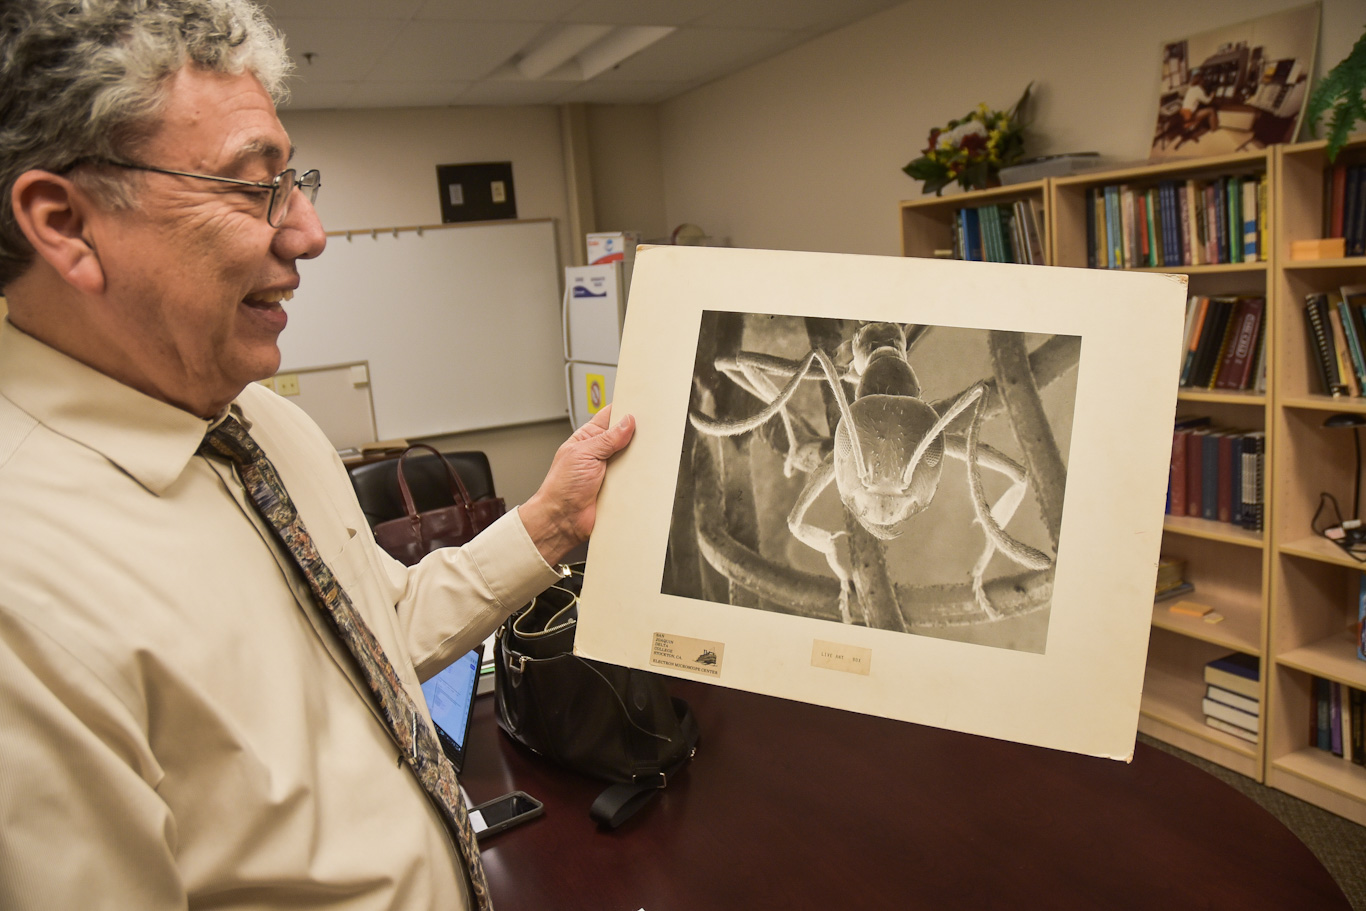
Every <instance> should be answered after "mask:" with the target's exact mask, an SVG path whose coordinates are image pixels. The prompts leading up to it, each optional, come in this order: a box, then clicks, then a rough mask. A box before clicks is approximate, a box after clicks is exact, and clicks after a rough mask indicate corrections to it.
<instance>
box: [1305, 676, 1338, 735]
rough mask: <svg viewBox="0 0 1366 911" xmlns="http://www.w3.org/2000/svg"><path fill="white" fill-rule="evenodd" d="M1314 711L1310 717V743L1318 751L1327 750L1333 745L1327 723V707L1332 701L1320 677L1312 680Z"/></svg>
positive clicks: (1327, 685) (1325, 681) (1328, 690)
mask: <svg viewBox="0 0 1366 911" xmlns="http://www.w3.org/2000/svg"><path fill="white" fill-rule="evenodd" d="M1313 700H1314V706H1313V707H1314V710H1313V712H1312V713H1311V715H1310V718H1311V719H1312V722H1311V723H1312V724H1313V726H1314V727H1313V736H1312V737H1311V739H1310V741H1309V742H1310V743H1311V744H1312V745H1313V746H1316V747H1318V748H1319V749H1320V750H1325V751H1327V750H1329V749H1330V748H1331V747H1332V745H1333V734H1332V730H1331V727H1330V725H1329V722H1328V713H1329V705H1330V704H1331V703H1332V701H1333V697H1332V694H1331V692H1330V687H1329V684H1328V681H1327V680H1325V679H1323V678H1322V677H1315V678H1314V687H1313Z"/></svg>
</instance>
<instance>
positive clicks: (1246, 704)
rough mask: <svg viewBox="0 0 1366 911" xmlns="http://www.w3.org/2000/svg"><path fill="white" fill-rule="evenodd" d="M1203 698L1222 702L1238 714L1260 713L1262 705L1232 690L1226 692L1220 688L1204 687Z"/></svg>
mask: <svg viewBox="0 0 1366 911" xmlns="http://www.w3.org/2000/svg"><path fill="white" fill-rule="evenodd" d="M1205 698H1207V699H1213V700H1214V701H1215V702H1222V703H1223V704H1224V705H1227V706H1231V707H1233V708H1235V709H1237V710H1238V711H1240V712H1247V713H1248V714H1250V715H1260V714H1261V713H1262V704H1261V702H1260V701H1259V700H1257V699H1254V698H1252V697H1251V696H1244V695H1242V694H1240V693H1235V692H1233V691H1232V690H1226V689H1224V688H1223V687H1221V686H1206V687H1205Z"/></svg>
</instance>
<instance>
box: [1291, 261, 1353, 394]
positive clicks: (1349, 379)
mask: <svg viewBox="0 0 1366 911" xmlns="http://www.w3.org/2000/svg"><path fill="white" fill-rule="evenodd" d="M1304 323H1305V328H1306V330H1307V335H1308V338H1309V360H1310V362H1311V363H1312V365H1313V367H1312V372H1313V373H1314V375H1315V376H1316V377H1317V378H1318V387H1317V388H1316V389H1314V390H1311V391H1314V392H1321V393H1323V394H1325V395H1333V396H1348V395H1350V396H1361V395H1366V285H1343V286H1342V287H1341V288H1339V289H1338V290H1337V291H1327V292H1314V293H1311V294H1308V295H1306V296H1305V299H1304Z"/></svg>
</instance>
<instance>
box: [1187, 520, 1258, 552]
mask: <svg viewBox="0 0 1366 911" xmlns="http://www.w3.org/2000/svg"><path fill="white" fill-rule="evenodd" d="M1162 528H1163V530H1164V531H1166V532H1168V533H1170V534H1175V535H1189V536H1191V537H1193V538H1205V539H1207V540H1210V541H1222V542H1223V543H1225V544H1238V545H1241V546H1243V547H1254V548H1257V549H1260V548H1261V547H1262V545H1263V543H1264V539H1263V535H1262V533H1261V532H1260V531H1248V530H1247V529H1246V528H1239V527H1237V526H1236V525H1230V524H1229V523H1227V522H1211V521H1210V520H1209V519H1194V518H1191V517H1190V516H1167V518H1166V519H1165V520H1163V523H1162Z"/></svg>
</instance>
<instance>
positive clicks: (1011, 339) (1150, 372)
mask: <svg viewBox="0 0 1366 911" xmlns="http://www.w3.org/2000/svg"><path fill="white" fill-rule="evenodd" d="M631 294H632V297H631V307H630V308H629V309H628V311H627V314H626V326H625V331H624V336H623V342H622V351H621V358H620V361H619V367H618V372H617V377H616V386H615V399H616V401H615V403H614V405H613V409H614V416H615V417H617V418H619V417H620V416H621V415H622V414H626V413H630V414H634V415H635V416H636V418H637V421H638V425H637V431H636V436H635V439H634V440H633V442H632V444H631V445H630V446H629V447H628V448H627V450H626V451H624V452H623V453H622V454H621V455H620V456H619V457H618V460H617V461H616V462H615V464H614V465H613V467H612V468H611V470H610V471H609V474H608V478H607V482H606V484H605V486H604V488H603V491H602V496H601V498H600V501H599V507H598V525H597V527H596V529H595V531H594V534H593V540H592V543H591V547H590V551H589V555H588V566H587V572H586V575H585V588H584V592H583V597H582V602H581V605H580V615H579V627H578V631H577V634H576V636H577V641H576V646H575V647H576V651H578V652H579V653H580V654H582V655H583V656H585V657H589V658H596V659H600V660H604V661H609V662H612V663H615V664H624V665H627V666H633V667H640V668H644V669H648V670H652V671H656V672H660V673H664V674H670V675H675V676H681V677H688V678H693V679H698V680H703V681H709V682H712V683H717V684H720V685H724V686H731V687H736V688H739V689H746V690H752V691H756V692H762V693H766V694H769V695H775V696H782V697H786V698H791V699H798V700H802V701H807V702H814V703H818V704H821V705H828V706H833V707H837V708H844V709H850V710H853V711H860V712H865V713H870V714H877V715H882V716H885V717H891V718H900V719H903V720H908V721H916V722H920V723H925V724H931V725H936V726H940V727H947V728H952V729H955V730H961V731H968V732H971V733H979V734H986V735H989V736H993V737H1001V738H1006V739H1011V740H1018V741H1023V742H1028V743H1036V744H1041V745H1045V746H1052V747H1058V748H1062V749H1068V750H1073V751H1077V752H1083V753H1088V754H1092V755H1100V756H1110V757H1114V758H1125V757H1127V756H1129V755H1131V752H1132V748H1133V742H1134V737H1135V732H1136V729H1137V721H1138V708H1139V698H1140V693H1141V690H1142V683H1143V673H1144V664H1145V658H1146V653H1147V642H1148V632H1149V626H1150V623H1151V615H1152V610H1153V590H1154V578H1155V573H1156V566H1157V561H1158V555H1159V554H1158V552H1159V547H1160V540H1161V534H1162V521H1163V512H1164V505H1165V498H1166V488H1167V475H1168V467H1169V464H1170V450H1171V433H1172V423H1171V422H1172V415H1173V413H1174V410H1175V402H1176V380H1177V370H1178V360H1179V353H1180V352H1179V351H1178V349H1179V347H1180V338H1181V332H1182V328H1183V318H1184V309H1185V299H1186V284H1185V279H1184V278H1183V277H1179V276H1169V275H1158V274H1138V273H1110V272H1104V271H1099V270H1085V269H1041V268H1037V267H1029V266H1015V265H1006V264H995V263H964V262H955V261H948V262H946V261H937V260H926V259H913V258H900V257H876V256H843V255H832V254H815V253H793V252H777V251H760V250H735V249H711V248H691V247H644V248H641V249H640V251H639V253H638V254H637V260H636V271H635V276H634V279H633V284H632V291H631Z"/></svg>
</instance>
